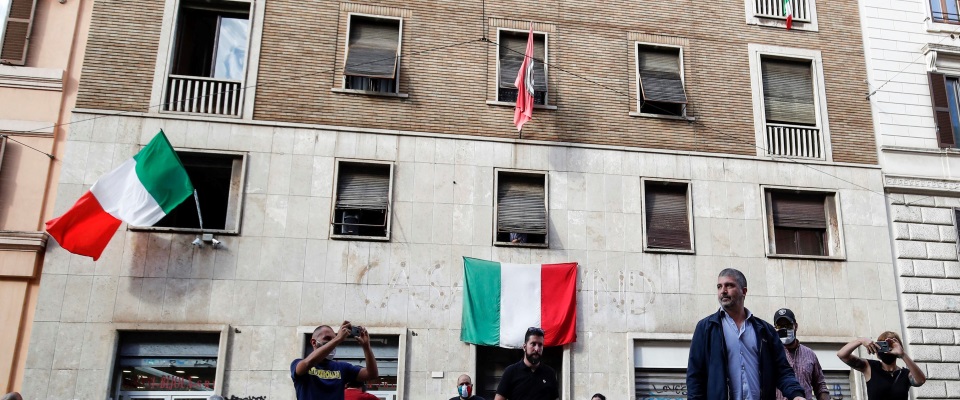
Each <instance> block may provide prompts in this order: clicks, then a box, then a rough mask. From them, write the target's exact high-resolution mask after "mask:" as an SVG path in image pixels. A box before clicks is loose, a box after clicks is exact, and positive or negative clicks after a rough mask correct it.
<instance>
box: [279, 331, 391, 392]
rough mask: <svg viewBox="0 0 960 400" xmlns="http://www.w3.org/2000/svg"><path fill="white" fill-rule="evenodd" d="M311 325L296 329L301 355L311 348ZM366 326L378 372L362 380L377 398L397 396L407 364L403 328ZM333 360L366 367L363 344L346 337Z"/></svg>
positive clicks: (307, 353)
mask: <svg viewBox="0 0 960 400" xmlns="http://www.w3.org/2000/svg"><path fill="white" fill-rule="evenodd" d="M314 329H315V327H301V328H300V329H299V330H300V333H301V336H300V338H301V343H302V346H303V351H302V356H301V357H302V358H303V357H306V356H307V355H309V354H310V352H312V351H313V347H311V346H310V337H311V335H313V330H314ZM367 329H368V331H369V334H370V348H371V350H373V356H374V357H375V358H376V360H377V370H378V372H380V376H379V377H378V378H377V379H376V380H372V381H367V382H365V384H366V389H367V393H370V394H372V395H374V396H377V398H379V399H384V400H398V399H400V398H401V397H402V396H401V394H402V393H403V390H402V389H403V378H404V373H403V371H404V366H405V364H406V362H405V357H404V355H405V351H404V350H403V349H405V348H406V330H405V329H403V328H401V329H400V330H397V329H392V328H370V327H367ZM336 360H337V361H342V362H346V363H350V364H353V365H359V366H360V367H366V360H365V358H364V355H363V348H361V347H360V344H359V343H357V340H356V339H354V338H353V337H349V338H347V339H346V340H345V341H344V342H343V343H341V344H340V345H339V346H337V355H336ZM291 361H292V360H291Z"/></svg>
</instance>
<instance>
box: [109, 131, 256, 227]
mask: <svg viewBox="0 0 960 400" xmlns="http://www.w3.org/2000/svg"><path fill="white" fill-rule="evenodd" d="M174 150H175V151H176V152H177V153H200V154H211V155H227V156H233V157H237V158H238V160H236V161H234V167H233V168H234V169H233V171H232V176H231V187H236V188H237V189H236V192H234V190H233V189H231V196H230V199H229V200H228V203H229V204H227V210H226V213H227V221H226V227H225V228H224V229H207V228H205V229H202V230H201V229H197V228H175V227H165V226H128V227H127V229H129V230H131V231H153V232H171V233H211V234H222V235H239V234H240V224H241V221H242V218H241V217H242V216H243V198H244V197H245V196H244V194H245V188H246V177H247V153H243V152H237V151H220V150H217V151H213V150H205V149H190V148H175V149H174ZM237 161H239V163H240V166H239V167H240V170H239V171H238V170H237V165H236V162H237ZM202 196H203V195H202V193H198V197H201V199H200V201H201V202H203V198H202ZM231 224H232V225H233V226H232V227H231Z"/></svg>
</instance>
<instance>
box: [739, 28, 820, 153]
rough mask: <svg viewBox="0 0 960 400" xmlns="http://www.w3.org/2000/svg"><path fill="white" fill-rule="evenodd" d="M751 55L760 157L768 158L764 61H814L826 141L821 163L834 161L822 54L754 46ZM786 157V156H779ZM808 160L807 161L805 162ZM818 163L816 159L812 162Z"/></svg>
mask: <svg viewBox="0 0 960 400" xmlns="http://www.w3.org/2000/svg"><path fill="white" fill-rule="evenodd" d="M747 47H748V50H749V54H750V89H751V91H752V93H753V126H754V131H755V135H756V136H755V138H756V143H757V146H756V147H757V156H759V157H764V158H767V157H769V156H768V155H767V154H766V149H767V146H768V143H767V132H766V128H767V119H766V115H765V114H766V111H765V108H764V98H763V74H762V72H761V65H762V64H761V58H762V57H765V56H766V57H775V58H783V59H793V60H798V61H810V65H811V68H810V71H811V74H813V76H812V79H811V80H812V81H813V92H814V108H815V111H816V114H817V128H819V129H820V134H821V136H822V138H823V157H824V158H823V159H822V160H821V161H827V162H832V161H833V146H832V145H831V140H830V123H829V120H830V118H829V117H828V115H827V114H828V113H827V94H826V90H824V88H825V87H826V84H825V83H824V80H823V57H822V55H821V53H820V50H810V49H798V48H793V47H782V46H770V45H762V44H755V43H750V44H749V45H748V46H747ZM777 157H785V156H777ZM802 160H806V159H802ZM811 160H815V159H811Z"/></svg>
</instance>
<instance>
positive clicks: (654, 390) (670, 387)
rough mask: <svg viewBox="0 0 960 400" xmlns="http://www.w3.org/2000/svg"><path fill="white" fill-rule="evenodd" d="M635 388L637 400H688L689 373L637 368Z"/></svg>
mask: <svg viewBox="0 0 960 400" xmlns="http://www.w3.org/2000/svg"><path fill="white" fill-rule="evenodd" d="M634 388H635V390H636V392H635V393H636V399H637V400H654V399H655V400H661V399H686V398H687V371H686V370H683V369H666V368H657V369H652V368H636V369H635V370H634Z"/></svg>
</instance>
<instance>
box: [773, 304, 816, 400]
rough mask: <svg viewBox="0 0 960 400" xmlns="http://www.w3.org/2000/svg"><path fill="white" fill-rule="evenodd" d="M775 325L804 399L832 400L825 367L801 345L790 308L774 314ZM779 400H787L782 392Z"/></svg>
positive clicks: (795, 321)
mask: <svg viewBox="0 0 960 400" xmlns="http://www.w3.org/2000/svg"><path fill="white" fill-rule="evenodd" d="M773 323H774V325H775V326H776V328H777V334H779V335H780V341H781V342H783V347H785V348H786V350H787V361H788V362H790V367H792V368H793V373H794V374H796V375H797V380H798V381H800V386H803V393H804V398H806V399H816V400H830V389H828V388H827V379H826V378H825V377H824V376H823V367H821V366H820V360H818V359H817V354H816V353H814V352H813V350H811V349H810V348H809V347H807V346H804V345H802V344H800V340H799V339H797V328H799V327H800V324H798V323H797V317H796V316H795V315H793V311H791V310H790V309H789V308H781V309H779V310H777V312H775V313H774V314H773ZM777 399H778V400H786V397H783V394H781V393H780V391H777Z"/></svg>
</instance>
